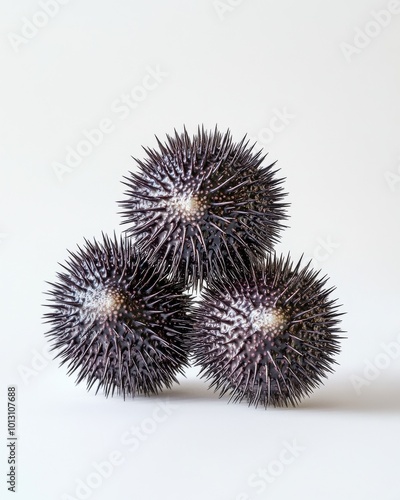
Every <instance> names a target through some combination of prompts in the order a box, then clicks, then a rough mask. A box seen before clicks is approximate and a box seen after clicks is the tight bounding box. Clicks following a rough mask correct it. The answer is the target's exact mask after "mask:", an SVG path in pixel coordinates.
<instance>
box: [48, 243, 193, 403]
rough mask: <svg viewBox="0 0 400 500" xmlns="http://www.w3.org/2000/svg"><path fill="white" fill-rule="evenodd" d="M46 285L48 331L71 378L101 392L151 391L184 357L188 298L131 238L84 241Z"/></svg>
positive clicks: (167, 382) (170, 377)
mask: <svg viewBox="0 0 400 500" xmlns="http://www.w3.org/2000/svg"><path fill="white" fill-rule="evenodd" d="M62 267H63V268H64V270H65V271H66V272H62V273H58V275H57V276H58V282H57V283H55V284H51V283H50V285H51V286H52V289H51V291H50V292H48V293H49V295H51V298H50V302H51V303H50V304H47V305H48V306H49V307H51V309H52V310H51V312H49V313H47V314H45V317H46V318H47V322H49V323H51V324H52V328H51V330H50V331H49V332H48V333H47V335H48V336H49V337H50V339H51V341H53V343H54V345H53V349H56V350H59V351H60V352H59V353H58V355H57V356H59V357H61V358H62V363H61V364H63V363H66V362H68V366H69V373H73V372H75V371H76V370H78V377H77V383H78V382H80V381H81V380H83V379H84V378H86V379H87V386H88V389H89V388H90V387H91V386H92V385H93V384H94V383H95V382H97V384H98V385H97V390H98V389H99V388H100V387H103V388H104V392H105V394H106V395H108V394H110V393H111V394H113V393H114V392H115V391H116V392H117V393H119V394H122V395H123V396H124V397H125V396H126V395H131V396H134V395H135V394H141V393H142V394H145V395H148V394H151V393H157V392H158V391H159V390H161V389H162V388H163V387H164V386H165V387H170V386H171V384H172V382H174V381H176V375H177V374H178V373H180V372H182V370H183V367H184V366H186V364H187V354H186V351H187V350H186V348H185V339H186V335H187V332H188V329H189V325H190V321H189V317H188V314H187V313H188V310H189V304H190V299H189V297H188V296H187V295H185V294H183V293H182V292H183V289H184V288H183V284H182V283H178V282H176V281H175V282H170V281H169V280H168V279H167V276H166V272H165V270H163V269H156V268H154V267H153V266H151V265H149V264H148V262H147V260H146V258H145V256H142V255H141V254H139V253H138V252H137V251H136V250H135V249H134V247H133V245H132V243H131V242H129V241H126V240H124V239H122V238H121V239H120V240H119V241H118V239H117V238H116V237H115V236H114V239H110V238H108V237H107V236H103V241H102V242H101V243H98V242H96V241H94V242H93V243H91V242H89V241H86V240H85V247H84V248H83V249H81V248H79V251H78V252H77V253H76V254H74V253H70V259H69V260H68V262H67V264H66V265H65V266H62ZM96 392H97V391H96Z"/></svg>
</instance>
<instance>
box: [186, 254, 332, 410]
mask: <svg viewBox="0 0 400 500" xmlns="http://www.w3.org/2000/svg"><path fill="white" fill-rule="evenodd" d="M300 267H301V259H300V261H299V263H298V264H297V265H296V266H293V265H292V263H291V261H290V257H289V256H288V257H287V258H286V259H285V258H283V257H280V258H279V259H278V258H277V257H267V259H266V261H265V262H264V263H263V264H262V265H261V264H258V265H255V266H252V270H251V272H250V273H249V272H247V271H245V270H244V271H242V272H240V273H237V272H233V271H231V272H230V273H229V275H228V276H218V277H216V279H215V280H214V281H212V282H211V284H210V286H209V288H208V289H206V290H205V292H204V295H203V299H202V301H201V302H200V304H199V305H198V307H197V310H196V312H195V314H194V319H195V325H194V332H193V335H192V341H191V344H192V349H193V353H194V358H195V360H196V362H197V364H198V365H200V366H201V367H202V373H203V376H205V377H206V378H207V379H209V380H211V381H212V383H211V387H215V389H216V390H217V389H221V390H222V392H221V395H222V394H224V393H225V392H230V393H231V399H233V400H234V401H241V400H243V399H247V401H248V403H249V405H250V404H254V405H256V406H257V405H258V404H261V405H264V406H265V407H267V406H269V405H273V406H287V405H288V404H292V405H295V404H297V403H298V402H299V401H300V400H301V398H302V397H303V396H305V395H308V394H309V393H310V392H311V391H312V389H313V388H315V387H316V386H317V385H319V383H321V378H322V377H326V374H327V372H332V371H333V370H332V364H333V363H335V361H334V359H333V357H334V355H335V354H337V353H338V352H339V350H340V349H339V340H340V339H341V338H342V337H341V336H340V333H341V331H340V329H339V328H338V322H339V320H338V317H339V316H340V315H341V314H340V313H338V310H337V309H338V306H337V305H336V300H332V299H330V298H329V295H330V293H331V292H332V291H333V290H334V288H330V289H325V288H324V285H325V284H326V282H327V279H328V278H327V277H326V276H325V277H323V278H320V277H319V272H316V271H313V270H312V269H310V263H309V264H308V265H306V266H305V267H304V268H302V269H301V268H300Z"/></svg>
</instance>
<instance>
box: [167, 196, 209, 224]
mask: <svg viewBox="0 0 400 500" xmlns="http://www.w3.org/2000/svg"><path fill="white" fill-rule="evenodd" d="M168 205H169V207H170V208H171V209H172V210H173V212H174V214H175V215H177V216H179V217H181V218H182V219H184V220H187V221H193V220H195V219H196V218H198V217H199V216H201V215H202V213H203V211H204V206H203V203H202V202H201V201H200V199H199V198H198V197H197V196H196V195H194V194H192V193H189V194H177V195H175V196H173V197H172V198H171V199H170V200H169V202H168Z"/></svg>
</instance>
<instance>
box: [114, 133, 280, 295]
mask: <svg viewBox="0 0 400 500" xmlns="http://www.w3.org/2000/svg"><path fill="white" fill-rule="evenodd" d="M167 139H168V142H167V143H166V144H164V145H163V144H161V142H160V141H159V140H158V139H157V141H158V146H159V151H156V150H151V149H147V148H144V149H145V151H146V153H147V155H148V158H147V159H146V160H143V161H139V160H136V161H137V163H138V165H139V170H138V171H137V172H135V173H132V172H131V173H130V177H126V178H125V179H126V182H124V184H126V186H127V187H128V190H127V191H126V193H125V194H126V196H127V197H126V199H125V200H123V201H121V202H120V205H121V207H122V208H123V212H122V214H123V217H124V223H125V224H128V225H129V228H128V229H127V234H128V235H130V236H133V237H135V238H136V243H137V245H138V246H139V248H141V249H142V250H149V251H151V257H150V258H151V260H152V261H153V262H154V261H157V260H164V261H166V262H168V263H169V265H170V266H171V270H172V273H173V274H176V273H178V272H181V273H183V274H184V276H185V280H186V282H188V281H190V280H193V283H194V285H195V286H197V285H200V286H201V284H202V281H203V279H207V278H208V277H209V276H210V274H211V273H212V272H213V270H214V269H215V268H216V267H218V268H219V269H224V268H225V263H226V257H229V260H228V262H233V263H235V262H239V264H240V265H241V266H242V265H243V264H245V263H247V261H248V260H249V258H250V259H255V258H262V257H263V256H264V255H265V252H267V251H271V250H272V249H273V246H274V244H275V243H276V242H277V241H278V239H279V232H280V230H281V229H282V228H283V226H282V224H281V221H282V220H284V219H285V218H286V211H285V207H286V206H287V205H286V204H284V203H282V199H283V198H284V196H285V193H283V191H282V188H281V184H282V182H283V179H278V178H276V177H275V174H276V171H275V170H274V168H273V167H274V164H271V165H267V166H262V165H261V164H262V162H263V160H264V158H265V156H261V151H259V152H258V153H256V154H254V153H253V152H252V149H253V147H254V146H253V147H250V148H249V147H248V141H247V142H246V140H245V139H246V138H243V140H242V141H241V142H239V143H238V144H236V143H233V141H232V137H231V134H230V132H229V131H228V132H226V133H225V135H222V134H221V133H220V132H219V131H218V130H217V128H215V130H214V132H209V133H208V132H206V131H205V130H204V128H202V129H201V130H200V129H199V130H198V133H197V135H196V136H194V137H193V139H192V140H191V139H190V137H189V135H188V133H187V131H186V129H185V130H184V132H183V134H181V135H178V133H177V132H176V131H175V137H170V136H167Z"/></svg>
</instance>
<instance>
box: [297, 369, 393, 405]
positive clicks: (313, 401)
mask: <svg viewBox="0 0 400 500" xmlns="http://www.w3.org/2000/svg"><path fill="white" fill-rule="evenodd" d="M298 408H299V409H301V410H326V411H349V412H360V413H395V414H397V413H400V378H399V377H397V378H392V379H387V378H386V379H385V380H383V379H382V380H380V379H377V380H375V381H371V382H370V383H369V385H365V386H363V387H360V388H359V389H358V390H356V389H355V388H354V387H353V385H352V383H351V381H350V380H343V379H340V380H337V381H334V380H331V381H329V384H328V383H327V385H326V386H321V387H320V388H319V389H316V390H315V392H314V393H313V394H311V395H310V397H309V398H307V399H305V400H304V401H302V402H301V403H300V405H299V406H298Z"/></svg>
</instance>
